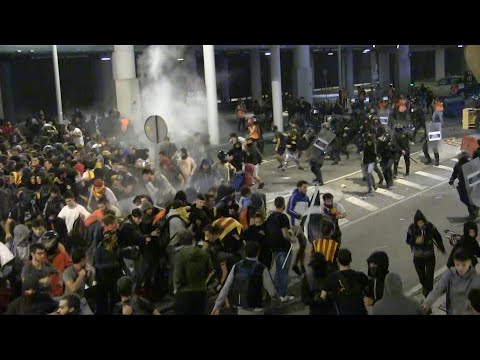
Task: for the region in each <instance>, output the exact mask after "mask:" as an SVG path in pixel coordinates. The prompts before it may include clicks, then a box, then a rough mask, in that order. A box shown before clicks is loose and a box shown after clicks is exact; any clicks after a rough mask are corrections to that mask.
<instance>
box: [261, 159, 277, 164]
mask: <svg viewBox="0 0 480 360" xmlns="http://www.w3.org/2000/svg"><path fill="white" fill-rule="evenodd" d="M272 161H275V159H273V160H267V161H262V164H266V163H269V162H272Z"/></svg>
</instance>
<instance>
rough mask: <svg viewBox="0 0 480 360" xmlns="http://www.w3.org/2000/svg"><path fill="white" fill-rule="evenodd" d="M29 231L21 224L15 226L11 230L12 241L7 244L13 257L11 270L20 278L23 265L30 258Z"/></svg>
mask: <svg viewBox="0 0 480 360" xmlns="http://www.w3.org/2000/svg"><path fill="white" fill-rule="evenodd" d="M29 239H30V230H29V229H28V227H26V226H25V225H23V224H19V225H17V226H15V228H14V229H13V239H12V240H10V242H9V243H8V244H7V246H8V247H9V249H10V251H11V252H12V254H13V255H14V256H15V260H14V264H13V270H14V271H15V272H16V273H17V274H18V276H20V273H21V272H22V268H23V265H25V263H26V262H27V261H28V258H29V256H30V241H29Z"/></svg>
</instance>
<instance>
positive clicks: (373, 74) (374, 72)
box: [370, 50, 378, 83]
mask: <svg viewBox="0 0 480 360" xmlns="http://www.w3.org/2000/svg"><path fill="white" fill-rule="evenodd" d="M377 56H378V55H377V52H376V51H375V50H372V51H370V81H371V82H372V83H373V82H377V81H378V60H377Z"/></svg>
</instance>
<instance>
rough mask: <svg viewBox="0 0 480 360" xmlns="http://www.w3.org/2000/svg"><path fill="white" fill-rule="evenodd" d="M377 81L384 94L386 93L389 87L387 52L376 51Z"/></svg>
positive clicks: (388, 57) (388, 55)
mask: <svg viewBox="0 0 480 360" xmlns="http://www.w3.org/2000/svg"><path fill="white" fill-rule="evenodd" d="M378 81H379V82H380V86H381V87H382V91H383V92H384V93H386V92H388V86H389V85H390V54H389V53H388V52H387V51H382V50H378Z"/></svg>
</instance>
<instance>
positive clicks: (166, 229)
mask: <svg viewBox="0 0 480 360" xmlns="http://www.w3.org/2000/svg"><path fill="white" fill-rule="evenodd" d="M174 218H178V219H181V220H182V221H183V222H185V221H184V220H183V219H182V218H181V217H180V215H172V216H168V215H167V216H164V217H163V218H162V219H160V220H159V221H158V222H157V223H156V224H155V228H156V229H160V235H159V237H158V244H159V245H160V248H161V249H166V248H167V246H168V244H169V243H170V240H172V239H173V238H174V237H175V235H177V234H170V226H169V223H170V220H172V219H174ZM185 225H188V224H186V223H185Z"/></svg>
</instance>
